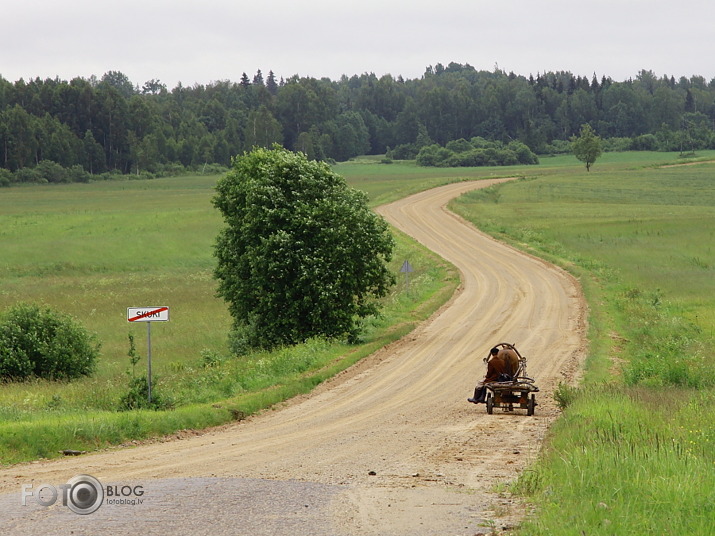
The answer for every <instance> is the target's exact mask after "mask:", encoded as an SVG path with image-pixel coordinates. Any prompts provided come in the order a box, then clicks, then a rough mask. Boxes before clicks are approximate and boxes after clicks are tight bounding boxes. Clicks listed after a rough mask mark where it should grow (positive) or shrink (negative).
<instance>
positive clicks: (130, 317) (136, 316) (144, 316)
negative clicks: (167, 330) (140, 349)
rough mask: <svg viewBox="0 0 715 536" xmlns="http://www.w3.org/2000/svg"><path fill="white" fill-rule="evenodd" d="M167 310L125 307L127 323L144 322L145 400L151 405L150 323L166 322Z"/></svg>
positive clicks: (162, 308)
mask: <svg viewBox="0 0 715 536" xmlns="http://www.w3.org/2000/svg"><path fill="white" fill-rule="evenodd" d="M168 321H169V308H168V307H166V306H159V307H157V306H154V307H127V322H146V323H147V325H146V345H147V399H148V400H149V403H150V404H151V323H152V322H168Z"/></svg>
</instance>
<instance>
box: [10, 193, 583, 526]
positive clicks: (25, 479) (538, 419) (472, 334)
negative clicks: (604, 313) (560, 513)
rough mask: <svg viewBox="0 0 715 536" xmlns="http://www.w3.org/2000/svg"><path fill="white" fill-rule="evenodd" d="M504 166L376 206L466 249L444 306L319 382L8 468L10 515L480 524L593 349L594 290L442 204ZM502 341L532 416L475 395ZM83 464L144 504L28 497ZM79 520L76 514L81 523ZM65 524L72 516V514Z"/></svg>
mask: <svg viewBox="0 0 715 536" xmlns="http://www.w3.org/2000/svg"><path fill="white" fill-rule="evenodd" d="M500 180H507V179H497V180H494V181H481V182H464V183H458V184H452V185H448V186H444V187H440V188H437V189H434V190H430V191H428V192H423V193H420V194H417V195H414V196H411V197H409V198H407V199H403V200H400V201H397V202H395V203H392V204H390V205H386V206H383V207H380V209H379V212H380V213H382V214H383V215H384V216H385V217H386V218H387V219H388V221H390V222H391V223H392V224H394V225H395V226H397V227H398V228H400V229H402V230H403V231H405V232H406V233H408V234H410V235H412V236H414V237H415V238H416V239H417V240H419V241H420V242H422V243H423V244H425V245H426V246H427V247H429V248H430V249H432V250H434V251H436V252H437V253H438V254H440V255H441V256H443V257H444V258H446V259H447V260H449V261H450V262H452V263H453V264H455V265H456V266H457V267H458V268H459V270H460V272H461V274H462V280H463V284H462V286H461V287H460V289H459V290H458V292H457V293H456V295H455V297H454V298H453V299H452V300H451V301H450V303H449V304H447V305H446V306H445V307H443V308H442V310H441V311H440V312H439V313H438V314H436V315H435V316H434V317H433V318H432V319H430V320H429V321H428V322H426V323H425V324H423V325H422V326H421V327H420V328H418V329H417V330H416V331H415V332H413V333H412V334H410V335H408V336H407V337H406V338H404V339H403V340H401V341H399V342H397V343H395V344H393V345H391V346H389V347H387V348H384V349H383V350H382V351H380V352H378V353H377V354H375V355H374V356H371V357H370V358H368V359H366V360H365V361H364V362H362V363H360V364H358V365H357V366H356V367H354V368H353V369H351V370H349V371H346V372H345V373H344V374H341V375H340V376H339V377H338V378H336V379H335V380H333V381H331V382H328V383H326V384H325V385H322V386H320V387H319V388H318V390H316V391H315V392H314V393H313V394H311V395H309V396H305V397H301V398H299V399H296V400H293V401H291V402H289V403H286V404H285V405H283V406H282V407H280V408H276V409H275V410H271V411H267V412H265V413H263V414H261V415H258V416H256V417H254V418H251V419H248V420H246V421H244V422H241V423H237V424H233V425H230V426H225V427H221V428H219V429H216V430H212V431H209V432H207V433H205V434H202V435H197V436H195V437H186V438H183V439H180V440H179V439H177V440H175V441H166V442H157V443H153V444H148V445H142V446H139V447H136V448H127V449H116V450H108V451H104V452H101V453H97V454H93V455H85V456H80V457H76V458H71V459H62V460H56V461H49V462H41V463H32V464H23V465H18V466H14V467H10V468H5V469H3V470H1V471H0V493H1V494H2V495H0V512H2V513H0V517H1V518H6V519H4V520H3V521H6V523H7V524H6V526H9V527H12V528H13V530H14V531H16V532H17V533H19V531H21V530H23V529H26V530H33V529H34V530H38V529H42V528H52V529H53V532H57V533H60V532H61V533H69V531H70V530H75V529H77V530H80V531H81V530H92V531H93V532H101V531H102V530H110V529H111V531H112V533H113V534H125V533H126V534H130V533H132V534H134V533H136V530H137V529H141V531H142V532H143V533H145V534H170V533H174V532H175V531H176V529H182V528H183V529H185V532H186V533H189V534H204V533H205V534H215V535H221V534H252V535H254V534H297V535H301V534H305V535H309V534H346V535H373V534H374V535H393V534H394V535H402V534H404V535H407V534H409V535H432V534H440V535H443V534H469V535H472V534H475V533H477V532H487V531H488V529H486V528H485V527H489V526H496V527H500V526H502V525H505V524H506V525H508V524H510V523H512V522H513V516H515V515H518V514H519V513H521V512H520V510H519V509H518V508H512V506H513V504H512V503H510V502H509V499H506V498H500V497H498V496H496V495H494V494H493V492H492V491H491V489H492V485H493V484H495V483H497V482H502V481H506V480H509V479H512V478H513V477H515V476H516V475H517V474H518V471H519V469H521V468H523V467H524V465H525V464H526V463H528V462H529V461H532V460H533V459H534V457H535V456H536V454H537V452H538V450H539V447H540V443H541V440H542V438H543V436H544V434H545V432H546V429H547V427H548V425H549V423H550V422H551V421H552V420H553V418H554V417H555V416H556V413H557V412H556V409H555V406H554V404H553V403H552V401H551V398H550V394H551V392H552V391H553V389H554V387H555V386H556V385H557V384H558V383H559V382H560V381H564V380H571V379H573V378H574V377H575V376H576V375H577V373H578V370H579V367H580V363H581V360H582V358H583V356H584V354H585V311H586V309H585V305H584V302H583V300H582V298H581V295H580V291H579V288H578V285H577V283H576V282H575V281H574V280H573V278H571V277H570V276H569V275H567V274H566V273H564V272H563V271H562V270H560V269H557V268H555V267H553V266H551V265H549V264H547V263H544V262H543V261H540V260H538V259H535V258H532V257H530V256H528V255H524V254H522V253H519V252H517V251H515V250H513V249H512V248H510V247H507V246H504V245H503V244H501V243H498V242H496V241H494V240H493V239H491V238H489V237H487V236H485V235H484V234H482V233H480V232H479V231H477V230H475V229H474V228H473V227H471V226H470V225H468V224H467V223H465V222H464V221H463V220H461V219H460V218H458V217H457V216H455V215H454V214H452V213H450V212H448V211H447V210H446V209H445V205H446V203H447V202H448V201H449V200H450V199H452V198H453V197H455V196H457V195H460V194H461V193H463V192H466V191H468V190H471V189H474V188H479V187H483V186H488V185H489V184H492V183H494V182H497V181H500ZM497 342H511V343H516V344H517V347H518V348H519V349H520V351H521V353H522V354H523V355H525V356H526V357H527V358H528V372H529V375H530V376H532V377H534V378H536V381H537V384H538V386H539V387H540V388H541V393H539V395H538V398H537V400H538V402H539V406H538V407H537V408H536V416H535V417H526V416H525V415H524V414H523V412H519V414H514V415H510V414H502V413H501V412H499V410H497V411H495V414H494V415H487V414H486V412H485V409H484V406H483V405H482V406H474V405H472V404H469V403H467V402H466V398H467V397H468V396H470V395H471V393H472V391H473V388H474V383H475V381H476V380H477V379H478V378H479V377H480V376H482V375H483V374H484V364H483V363H482V358H483V357H485V356H486V354H487V352H488V350H489V348H490V347H491V345H493V344H494V343H497ZM80 473H86V474H89V475H92V476H94V477H96V478H98V479H99V480H100V481H101V482H102V483H103V484H108V483H119V484H120V485H125V484H126V485H133V486H136V485H137V484H138V485H141V486H142V490H144V494H143V496H142V498H143V501H142V503H141V504H134V505H132V504H127V505H125V506H122V507H117V506H114V505H112V504H107V505H106V506H104V505H103V506H102V507H101V508H100V509H99V510H98V511H97V512H96V513H94V514H91V515H87V516H78V515H77V514H74V513H73V512H70V511H69V510H68V509H67V508H65V507H59V506H53V507H50V508H45V507H41V506H38V505H35V506H34V507H33V506H32V505H30V506H20V505H19V504H20V490H21V485H22V484H23V483H32V482H34V483H35V484H36V485H37V484H39V483H51V484H53V485H59V484H63V483H65V482H67V481H68V480H69V479H70V478H71V477H72V476H74V475H77V474H80ZM78 527H79V528H78ZM64 529H67V530H64Z"/></svg>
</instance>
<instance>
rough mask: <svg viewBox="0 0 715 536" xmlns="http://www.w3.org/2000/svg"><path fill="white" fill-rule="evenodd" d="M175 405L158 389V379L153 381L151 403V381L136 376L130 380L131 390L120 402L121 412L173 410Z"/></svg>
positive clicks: (144, 377)
mask: <svg viewBox="0 0 715 536" xmlns="http://www.w3.org/2000/svg"><path fill="white" fill-rule="evenodd" d="M173 407H174V403H173V401H172V400H171V399H165V398H164V397H163V396H162V395H161V394H160V393H159V392H158V391H157V389H156V379H155V378H152V379H151V402H149V381H148V380H147V377H146V376H136V377H134V378H131V379H130V380H129V389H128V390H127V392H126V393H125V394H124V396H122V398H121V399H120V400H119V410H120V411H131V410H135V409H156V410H160V409H172V408H173Z"/></svg>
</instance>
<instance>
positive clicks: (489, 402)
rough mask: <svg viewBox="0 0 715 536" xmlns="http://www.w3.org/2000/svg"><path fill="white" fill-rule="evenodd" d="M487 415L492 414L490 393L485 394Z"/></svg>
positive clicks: (492, 406) (492, 407)
mask: <svg viewBox="0 0 715 536" xmlns="http://www.w3.org/2000/svg"><path fill="white" fill-rule="evenodd" d="M487 413H488V414H489V415H491V414H492V413H494V396H493V395H492V394H491V393H487Z"/></svg>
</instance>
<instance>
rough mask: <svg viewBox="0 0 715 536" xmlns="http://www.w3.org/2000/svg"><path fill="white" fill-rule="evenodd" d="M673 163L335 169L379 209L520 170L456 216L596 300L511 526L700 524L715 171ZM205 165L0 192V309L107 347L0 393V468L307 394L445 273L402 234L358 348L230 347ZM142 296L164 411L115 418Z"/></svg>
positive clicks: (709, 507)
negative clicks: (72, 321) (403, 275)
mask: <svg viewBox="0 0 715 536" xmlns="http://www.w3.org/2000/svg"><path fill="white" fill-rule="evenodd" d="M698 157H699V158H700V159H702V160H713V159H715V153H713V152H709V153H708V152H703V153H700V154H699V155H698ZM681 162H682V160H680V159H679V158H678V155H677V154H663V153H608V154H605V155H603V156H602V157H601V158H599V160H598V161H597V162H596V164H595V166H593V168H592V170H591V172H590V173H587V172H586V171H585V169H584V168H583V166H582V165H581V164H580V163H578V162H576V160H575V159H574V158H573V157H569V156H559V157H552V158H549V157H544V158H542V159H541V164H540V165H539V166H529V167H510V168H480V169H461V168H460V169H434V168H432V169H428V168H418V167H416V166H414V165H413V164H411V163H394V164H391V165H383V164H379V163H377V160H376V159H361V160H359V161H356V162H351V163H346V164H341V165H338V166H336V170H337V171H338V173H340V174H342V175H343V176H345V177H346V179H347V180H348V182H349V183H350V184H352V185H354V186H355V187H357V188H359V189H363V190H365V191H366V192H368V194H369V196H370V199H371V202H372V204H373V205H376V204H380V203H384V202H388V201H390V200H393V199H396V198H398V197H402V196H404V195H407V194H409V193H412V192H415V191H418V190H421V189H424V188H426V187H429V186H436V185H439V184H444V183H447V182H452V181H455V180H463V179H469V178H478V177H485V178H486V177H494V176H517V177H523V178H522V180H520V181H517V182H512V183H507V184H504V185H501V186H499V187H496V188H491V189H488V190H487V191H480V192H474V193H472V194H469V195H467V196H464V197H463V198H461V200H460V201H458V202H455V203H454V204H453V208H454V209H455V210H457V211H458V212H459V213H460V214H462V215H463V216H465V217H466V218H468V219H471V220H472V221H474V222H475V223H476V224H477V225H478V226H479V227H480V228H482V229H484V230H486V231H487V232H489V233H491V234H493V235H495V236H497V237H499V238H501V239H502V240H505V241H507V242H510V243H513V244H515V245H516V246H517V247H520V248H523V249H525V250H528V251H530V252H533V253H535V254H537V255H540V256H542V257H544V258H547V259H548V260H551V261H553V262H555V263H557V264H560V265H562V266H564V267H566V268H567V269H569V270H570V271H572V272H573V273H574V274H576V275H577V276H578V277H579V278H580V280H581V282H582V285H583V287H584V291H585V293H586V295H587V297H588V300H589V304H590V313H589V322H590V339H591V352H590V354H591V355H590V357H589V361H588V370H587V371H586V376H585V381H584V384H583V386H581V387H579V388H573V387H568V386H563V387H562V388H561V389H560V390H559V392H558V393H557V399H558V401H559V402H560V403H561V404H562V405H563V406H564V408H565V410H564V414H563V416H562V418H561V419H559V420H558V421H557V423H556V425H555V426H554V427H553V429H552V431H551V433H550V435H549V438H548V440H547V444H546V446H545V448H544V450H543V453H542V455H541V457H540V459H539V460H538V462H537V463H536V464H535V465H534V466H533V467H532V468H530V469H529V470H527V471H525V472H524V474H523V476H522V477H521V478H520V479H519V481H518V482H516V483H514V485H513V486H512V488H511V489H512V492H515V493H519V494H522V495H524V496H525V497H526V498H527V499H528V500H529V501H531V502H532V503H533V504H534V505H535V507H536V510H535V514H534V515H533V516H532V517H531V518H530V519H529V520H528V521H527V522H526V523H525V524H524V526H523V527H522V529H521V531H520V532H521V533H522V534H524V535H539V534H543V535H547V534H548V535H572V534H573V535H581V534H587V535H589V536H591V535H601V534H603V535H611V534H617V535H626V534H634V535H641V534H674V533H678V534H681V533H682V534H694V535H710V534H714V533H715V510H714V508H715V506H714V505H715V448H713V442H715V408H714V403H715V372H714V371H715V363H714V362H713V359H714V358H713V351H714V350H715V342H714V333H713V331H714V328H713V325H714V324H715V288H714V287H715V278H714V277H713V275H714V273H713V272H715V252H713V244H714V242H713V232H715V231H714V230H715V187H714V186H715V165H714V164H711V163H700V164H698V165H692V166H683V165H678V166H675V167H664V165H665V164H673V163H675V164H678V163H681ZM216 178H217V177H201V176H196V177H183V178H177V179H159V180H153V181H127V182H116V183H92V184H87V185H58V186H32V187H17V188H9V189H2V190H0V251H2V252H3V254H2V257H0V281H1V282H2V285H1V287H0V308H3V307H5V306H7V305H10V304H13V303H15V302H16V301H19V300H22V301H33V302H41V303H45V304H47V305H49V306H51V307H53V308H56V309H58V310H60V311H63V312H68V313H71V314H73V315H74V316H76V317H77V318H78V319H80V321H81V322H82V323H83V324H84V325H85V326H86V327H88V328H89V329H90V330H92V331H95V332H97V333H98V335H99V338H100V339H101V340H102V342H103V349H102V357H101V360H100V366H99V370H98V372H97V373H96V374H95V376H93V377H92V378H87V379H84V380H80V381H76V382H72V383H51V382H46V381H35V382H26V383H21V384H6V385H3V386H2V387H1V388H0V460H2V462H3V463H9V462H14V461H19V460H26V459H32V458H35V457H38V456H53V455H55V452H56V451H57V450H58V449H59V448H79V449H81V450H87V449H89V448H96V447H102V446H104V445H107V444H109V443H119V442H122V441H125V440H127V439H131V438H141V437H147V436H150V435H155V434H161V433H169V432H171V431H173V430H176V429H180V428H192V427H201V426H207V425H210V424H218V423H220V422H224V421H225V420H227V419H230V418H235V417H236V416H240V415H242V414H246V413H250V412H252V411H255V410H256V409H258V408H260V407H265V405H267V404H270V403H273V402H276V401H278V400H282V399H284V398H286V397H288V396H291V395H292V394H295V393H298V392H303V391H306V390H308V389H310V388H311V387H312V386H314V385H315V384H316V383H318V382H320V381H322V380H323V379H324V378H326V377H328V376H329V375H330V374H332V373H334V372H335V371H336V370H339V369H340V368H343V367H345V366H347V365H349V364H350V363H351V362H354V361H355V360H357V359H359V358H360V357H361V356H363V355H366V354H367V353H369V352H370V351H372V350H373V349H374V348H377V347H379V346H380V345H382V344H384V343H385V342H387V341H389V340H392V339H394V338H395V337H398V336H400V335H401V334H403V333H406V332H407V330H409V329H410V328H411V326H413V325H414V324H415V323H416V322H418V321H419V320H420V319H421V318H424V317H425V315H427V314H428V313H429V311H432V310H434V308H435V307H436V306H437V305H438V304H440V303H442V302H443V301H444V300H445V299H446V298H447V297H448V296H449V294H450V292H451V290H452V289H453V288H454V286H455V284H456V275H455V274H454V272H452V271H451V270H450V267H448V266H445V265H444V264H443V263H442V262H441V261H439V259H436V258H434V256H432V255H430V254H429V253H428V252H425V251H424V250H423V249H422V248H419V247H418V246H416V245H415V244H414V243H412V242H411V241H409V240H407V239H406V238H405V237H399V241H398V243H399V248H400V249H399V251H398V253H397V254H396V256H395V260H394V262H393V264H394V266H393V269H395V270H397V269H398V268H399V266H400V265H401V263H402V262H403V260H405V259H406V258H409V259H410V262H411V264H413V266H415V267H416V268H417V272H416V273H415V274H413V278H412V279H411V282H410V288H411V293H410V294H409V295H408V294H407V293H405V292H403V289H401V288H400V287H399V286H398V288H396V289H395V292H394V293H393V294H392V295H391V296H390V297H389V298H388V300H386V309H385V315H384V317H383V318H382V319H380V320H379V321H377V320H376V321H374V322H371V323H370V324H369V325H368V326H367V330H366V334H365V341H366V342H365V344H364V345H362V346H358V347H354V346H353V347H348V346H343V345H326V344H325V343H323V342H321V341H310V342H308V343H307V344H306V345H302V346H299V347H297V348H295V349H292V350H283V351H281V352H277V353H274V354H256V355H254V356H251V357H250V358H249V359H247V360H242V361H238V360H233V359H231V358H229V357H228V356H227V355H226V345H225V337H226V333H227V330H228V326H229V318H228V315H227V313H226V308H225V305H224V304H223V303H222V302H221V301H220V300H219V299H217V298H216V297H215V296H214V292H215V282H214V281H213V279H212V276H211V273H212V269H213V258H212V254H211V245H212V242H213V239H214V237H215V236H216V233H217V231H218V229H219V226H220V225H221V222H220V221H219V218H218V215H217V214H216V212H215V211H214V210H213V209H212V208H211V206H210V198H211V195H212V188H213V185H214V184H215V181H216ZM505 215H506V216H505ZM139 305H169V306H170V307H171V321H170V322H168V323H165V324H160V325H155V326H154V327H153V329H152V345H153V353H154V357H155V363H154V364H155V372H156V374H158V376H159V377H160V381H159V387H158V388H159V389H160V390H161V391H162V392H163V393H165V394H167V395H168V396H170V397H171V398H172V399H173V400H174V404H175V408H176V409H174V410H173V411H159V412H150V411H138V412H118V411H116V406H117V400H118V398H119V396H120V395H121V394H122V392H123V389H125V388H126V381H127V374H126V371H127V370H128V368H129V360H128V357H127V355H126V354H127V350H128V343H127V334H128V332H129V331H130V330H131V331H132V332H133V333H134V334H135V335H136V338H137V343H138V349H139V351H140V353H142V355H144V353H145V350H144V348H143V347H142V343H143V341H145V327H144V326H133V325H132V326H130V325H128V324H127V322H126V307H128V306H139ZM273 382H277V384H278V387H277V388H275V389H271V390H265V389H262V388H263V387H264V386H265V385H267V384H268V383H273ZM215 406H220V407H218V408H217V407H215Z"/></svg>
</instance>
